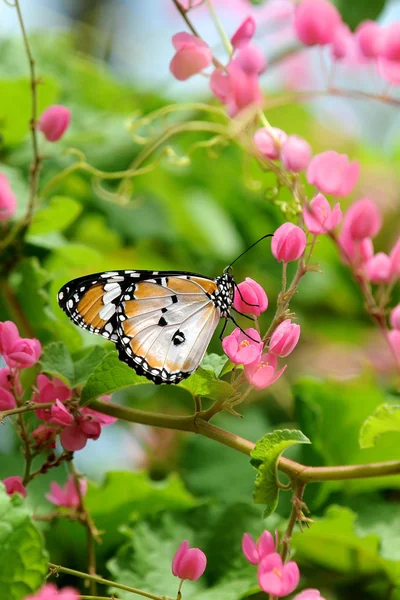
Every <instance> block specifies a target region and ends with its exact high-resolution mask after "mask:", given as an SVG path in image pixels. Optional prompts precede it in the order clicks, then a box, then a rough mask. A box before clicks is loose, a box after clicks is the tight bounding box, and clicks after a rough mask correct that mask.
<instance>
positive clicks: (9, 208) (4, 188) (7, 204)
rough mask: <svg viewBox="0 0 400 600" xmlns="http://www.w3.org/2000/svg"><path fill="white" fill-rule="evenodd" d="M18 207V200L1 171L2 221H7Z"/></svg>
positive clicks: (0, 211)
mask: <svg viewBox="0 0 400 600" xmlns="http://www.w3.org/2000/svg"><path fill="white" fill-rule="evenodd" d="M16 208H17V200H16V198H15V196H14V194H13V192H12V189H11V187H10V184H9V183H8V179H7V177H6V176H5V175H3V174H2V173H0V221H7V219H9V218H10V217H12V216H13V214H14V213H15V210H16Z"/></svg>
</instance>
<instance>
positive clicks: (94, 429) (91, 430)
mask: <svg viewBox="0 0 400 600" xmlns="http://www.w3.org/2000/svg"><path fill="white" fill-rule="evenodd" d="M79 427H80V428H81V431H82V433H83V434H84V435H86V437H87V438H89V439H90V440H98V439H99V437H100V434H101V425H100V423H99V422H98V421H96V420H94V419H91V418H90V417H84V418H82V419H80V420H79Z"/></svg>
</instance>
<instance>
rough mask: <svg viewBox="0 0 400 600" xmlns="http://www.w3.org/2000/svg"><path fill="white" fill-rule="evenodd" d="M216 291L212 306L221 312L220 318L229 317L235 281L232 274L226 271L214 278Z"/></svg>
mask: <svg viewBox="0 0 400 600" xmlns="http://www.w3.org/2000/svg"><path fill="white" fill-rule="evenodd" d="M215 283H216V284H217V289H216V291H215V293H214V298H213V300H214V304H215V305H216V306H217V307H218V308H219V309H220V310H221V316H222V317H229V313H230V309H231V306H232V303H233V296H234V293H235V280H234V278H233V275H232V273H230V272H229V270H226V271H225V272H224V273H223V274H222V275H220V276H219V277H217V278H216V280H215Z"/></svg>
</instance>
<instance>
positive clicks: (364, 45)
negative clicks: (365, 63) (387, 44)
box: [356, 21, 382, 58]
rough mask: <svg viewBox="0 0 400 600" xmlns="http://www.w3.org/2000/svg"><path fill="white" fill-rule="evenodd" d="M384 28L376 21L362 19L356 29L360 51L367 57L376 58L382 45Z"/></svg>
mask: <svg viewBox="0 0 400 600" xmlns="http://www.w3.org/2000/svg"><path fill="white" fill-rule="evenodd" d="M381 36H382V28H381V26H380V25H378V23H376V22H375V21H362V22H361V23H360V24H359V25H358V27H357V29H356V40H357V44H358V47H359V49H360V52H361V53H362V54H363V56H365V57H366V58H376V57H377V56H378V54H379V51H380V46H381Z"/></svg>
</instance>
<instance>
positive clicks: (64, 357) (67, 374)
mask: <svg viewBox="0 0 400 600" xmlns="http://www.w3.org/2000/svg"><path fill="white" fill-rule="evenodd" d="M40 364H41V366H42V370H43V371H44V372H45V373H47V374H48V375H54V376H55V377H58V378H59V379H61V380H62V381H64V382H65V383H68V384H69V385H70V386H73V383H74V379H75V369H74V363H73V362H72V358H71V355H70V353H69V352H68V349H67V347H66V346H65V344H64V343H63V342H52V343H51V344H49V345H48V346H46V347H45V348H44V349H43V352H42V356H41V359H40Z"/></svg>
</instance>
